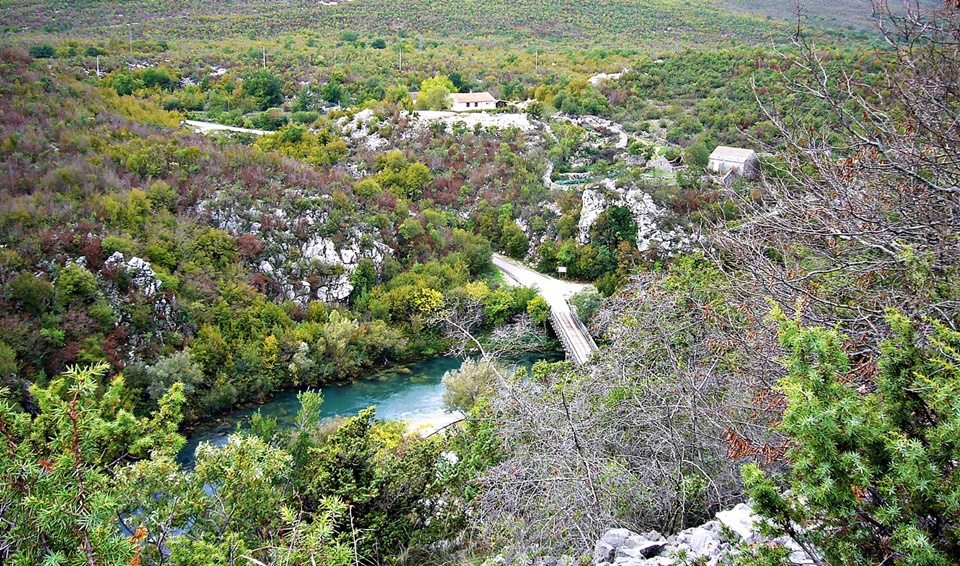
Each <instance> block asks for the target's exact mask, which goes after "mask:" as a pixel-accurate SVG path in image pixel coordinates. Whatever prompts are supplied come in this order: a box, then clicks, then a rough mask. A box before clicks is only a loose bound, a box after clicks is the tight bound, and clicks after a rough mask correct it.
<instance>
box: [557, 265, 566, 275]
mask: <svg viewBox="0 0 960 566" xmlns="http://www.w3.org/2000/svg"><path fill="white" fill-rule="evenodd" d="M566 272H567V268H566V267H563V266H560V267H558V268H557V273H559V274H560V275H563V274H564V273H566Z"/></svg>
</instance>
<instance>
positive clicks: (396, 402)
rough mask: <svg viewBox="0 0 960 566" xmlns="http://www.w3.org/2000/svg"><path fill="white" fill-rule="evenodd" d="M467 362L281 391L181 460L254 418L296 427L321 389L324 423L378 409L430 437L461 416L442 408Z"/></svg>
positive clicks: (527, 361)
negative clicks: (449, 379)
mask: <svg viewBox="0 0 960 566" xmlns="http://www.w3.org/2000/svg"><path fill="white" fill-rule="evenodd" d="M563 358H564V354H563V352H561V351H550V352H535V353H530V354H525V355H523V356H519V357H516V358H513V359H511V360H510V361H511V363H514V364H517V365H520V366H524V367H527V368H529V367H530V366H532V365H533V364H534V363H535V362H536V361H537V360H541V359H542V360H547V361H558V360H562V359H563ZM462 362H463V359H462V358H454V357H449V356H437V357H433V358H428V359H424V360H419V361H416V362H413V363H411V364H406V365H398V366H391V367H389V368H385V369H381V370H377V371H374V372H371V373H369V374H367V375H366V376H363V377H359V378H357V379H355V380H353V381H350V382H346V383H341V384H332V385H324V386H321V387H319V388H297V389H287V390H283V391H280V392H278V393H277V394H276V395H274V396H273V398H272V399H271V400H269V401H267V402H266V403H263V404H261V405H256V406H251V407H245V408H239V409H236V410H233V411H230V412H228V413H225V414H223V415H221V416H220V417H218V418H216V419H214V420H213V421H212V422H209V423H208V424H206V425H201V426H198V427H196V428H195V429H194V430H193V431H192V432H190V433H189V435H188V436H187V444H186V445H184V447H183V448H182V449H181V450H180V454H179V455H178V457H177V461H178V462H179V463H180V464H181V465H184V466H189V465H190V464H191V463H192V461H193V454H194V451H195V450H196V448H197V446H199V445H200V443H201V442H209V443H211V444H213V445H214V446H222V445H224V444H226V442H227V437H228V436H229V435H230V434H232V433H233V432H236V430H237V429H238V427H239V428H240V429H245V428H246V427H247V426H248V422H249V419H250V417H251V416H252V415H253V414H255V413H257V412H258V411H259V412H260V414H261V416H263V417H271V418H276V419H277V424H278V425H279V426H280V427H281V428H292V427H293V426H294V425H295V419H296V416H297V412H299V410H300V401H299V399H298V398H297V394H299V393H300V392H301V391H304V390H305V389H314V390H315V389H319V390H320V392H321V393H322V394H323V398H324V402H323V405H322V406H321V407H320V414H321V416H322V418H323V419H324V420H329V419H334V418H337V417H351V416H354V415H356V414H357V413H359V412H360V411H361V410H363V409H366V408H367V407H370V406H376V407H377V418H378V419H381V420H395V421H403V422H405V423H406V424H407V426H408V428H410V429H413V430H418V431H419V432H423V433H425V434H429V433H430V432H433V431H435V430H437V429H440V428H442V427H444V426H447V425H449V424H451V423H453V422H454V421H456V420H458V419H460V418H461V417H462V415H460V414H459V413H451V412H448V411H447V410H446V408H445V407H444V405H443V392H444V390H445V387H444V386H443V375H444V374H445V373H446V372H447V371H449V370H451V369H458V368H459V367H460V364H461V363H462Z"/></svg>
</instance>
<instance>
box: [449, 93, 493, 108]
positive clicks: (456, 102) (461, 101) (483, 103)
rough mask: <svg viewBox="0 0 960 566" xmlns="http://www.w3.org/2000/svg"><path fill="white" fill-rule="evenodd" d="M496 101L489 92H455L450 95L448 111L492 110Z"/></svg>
mask: <svg viewBox="0 0 960 566" xmlns="http://www.w3.org/2000/svg"><path fill="white" fill-rule="evenodd" d="M496 107H497V99H496V98H494V97H493V95H492V94H490V93H489V92H456V93H454V94H451V95H450V109H451V110H453V111H454V112H463V111H464V110H493V109H494V108H496Z"/></svg>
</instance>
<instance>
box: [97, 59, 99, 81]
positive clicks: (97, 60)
mask: <svg viewBox="0 0 960 566" xmlns="http://www.w3.org/2000/svg"><path fill="white" fill-rule="evenodd" d="M97 78H98V79H99V78H100V56H99V55H97Z"/></svg>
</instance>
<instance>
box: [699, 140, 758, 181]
mask: <svg viewBox="0 0 960 566" xmlns="http://www.w3.org/2000/svg"><path fill="white" fill-rule="evenodd" d="M707 167H708V168H709V169H710V170H711V171H716V172H717V173H719V174H720V175H726V174H727V173H729V172H730V171H733V172H734V173H736V174H738V175H741V176H743V177H744V178H746V179H750V180H754V179H756V178H757V177H758V176H759V175H760V160H759V159H758V158H757V152H755V151H753V150H752V149H741V148H738V147H727V146H725V145H721V146H718V147H717V149H715V150H713V153H711V154H710V163H709V164H708V165H707Z"/></svg>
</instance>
